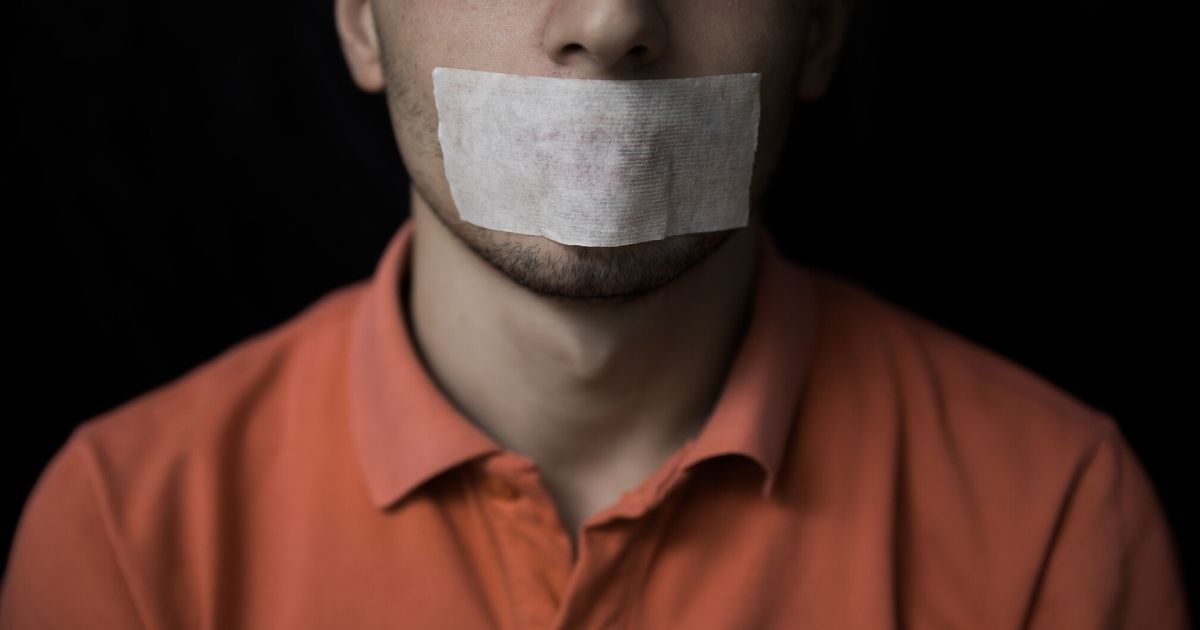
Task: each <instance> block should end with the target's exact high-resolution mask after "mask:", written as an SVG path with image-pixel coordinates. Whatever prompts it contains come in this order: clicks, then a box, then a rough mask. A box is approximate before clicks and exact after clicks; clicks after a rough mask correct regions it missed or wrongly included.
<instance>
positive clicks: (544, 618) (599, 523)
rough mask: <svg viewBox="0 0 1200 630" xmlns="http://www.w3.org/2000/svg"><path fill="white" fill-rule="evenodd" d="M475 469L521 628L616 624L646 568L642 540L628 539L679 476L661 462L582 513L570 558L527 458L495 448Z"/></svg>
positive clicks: (635, 534) (549, 499)
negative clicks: (634, 484)
mask: <svg viewBox="0 0 1200 630" xmlns="http://www.w3.org/2000/svg"><path fill="white" fill-rule="evenodd" d="M680 455H681V453H680V454H677V456H676V461H678V458H679V456H680ZM477 474H478V478H479V488H480V493H481V495H482V496H483V498H484V503H485V505H486V506H487V508H488V510H489V512H491V514H490V516H491V518H490V519H489V522H490V525H491V528H492V532H493V535H494V537H495V543H496V545H497V546H498V548H499V549H498V553H499V555H500V556H501V558H502V559H503V562H504V565H505V567H506V575H507V580H508V588H509V594H510V597H511V600H512V601H511V605H512V610H513V611H514V617H515V622H516V624H517V626H518V627H521V628H558V627H564V628H565V627H570V628H592V627H596V628H611V627H620V624H621V621H620V620H621V619H624V618H625V612H626V611H627V610H628V608H629V605H630V604H631V602H630V601H628V598H629V597H631V596H635V595H636V594H635V593H633V592H632V591H633V590H634V589H635V588H636V587H635V585H637V584H639V583H640V580H641V577H642V576H641V575H638V573H639V572H641V571H644V570H645V568H646V567H645V566H644V564H645V558H643V557H642V556H643V555H645V554H646V553H648V552H649V547H647V546H645V545H642V546H639V545H636V544H634V543H635V542H636V540H637V538H638V532H639V531H640V530H641V528H644V527H646V526H647V521H646V519H645V518H644V515H645V514H646V513H647V512H649V511H651V510H652V509H653V508H654V507H655V506H656V505H658V504H659V503H661V500H662V499H663V498H664V495H665V494H667V493H668V491H669V490H670V489H672V488H674V487H675V486H677V485H678V484H679V483H680V482H681V481H682V479H683V478H686V477H687V474H686V472H681V471H679V470H677V469H675V468H674V467H673V466H671V465H670V464H668V465H665V466H664V467H663V468H661V469H660V470H659V471H658V473H657V474H656V475H654V476H653V477H652V478H651V479H648V480H647V482H646V483H644V484H643V485H642V486H641V487H639V488H637V489H635V490H633V491H630V492H628V493H626V494H625V495H623V496H622V498H621V500H620V501H619V502H618V503H617V504H616V505H614V506H612V507H610V508H609V509H607V510H605V511H603V512H601V513H599V514H596V515H594V516H593V517H592V518H589V519H588V520H587V521H586V522H585V523H584V527H583V531H582V532H581V533H580V537H579V540H578V543H577V544H578V546H579V549H578V553H577V554H576V558H575V559H572V552H571V541H570V538H569V536H568V535H567V532H566V530H565V529H564V528H563V526H562V521H561V519H560V518H559V517H558V513H557V511H556V508H555V505H554V502H553V499H552V497H551V496H550V494H549V493H548V492H547V491H546V489H545V487H544V486H543V485H542V483H541V481H540V477H539V474H538V470H537V467H536V465H535V464H534V463H533V462H532V461H531V460H529V459H528V458H525V457H522V456H519V455H516V454H514V453H511V452H505V453H499V454H496V455H493V456H490V457H488V458H486V459H484V460H483V461H482V463H481V465H480V466H479V469H478V471H477Z"/></svg>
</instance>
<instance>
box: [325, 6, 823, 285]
mask: <svg viewBox="0 0 1200 630" xmlns="http://www.w3.org/2000/svg"><path fill="white" fill-rule="evenodd" d="M812 8H813V5H811V0H338V20H339V25H338V26H339V32H340V33H341V36H342V40H343V48H344V50H345V51H346V54H347V60H348V62H349V63H350V66H351V70H352V72H353V73H354V75H355V79H356V81H357V82H358V83H359V85H360V86H362V87H363V88H364V89H368V90H371V89H376V88H378V87H379V83H380V81H382V87H384V88H385V89H386V92H387V99H388V104H389V110H390V113H391V119H392V124H393V128H394V129H395V133H396V139H397V142H398V143H399V146H400V152H401V156H402V158H403V160H404V164H405V166H406V168H407V170H408V173H409V175H410V177H411V180H412V184H413V186H414V191H415V193H416V195H417V196H418V197H419V199H418V200H417V202H418V203H422V202H423V203H424V204H425V205H426V206H428V207H429V208H430V209H431V210H432V211H433V213H434V214H435V215H436V216H437V217H438V218H439V219H440V220H441V221H442V222H443V223H444V224H445V225H446V226H447V227H448V228H449V230H450V231H451V232H452V233H453V234H455V235H456V236H457V237H458V238H460V239H461V240H462V241H463V242H464V243H465V244H466V245H467V246H469V247H470V248H471V249H472V250H474V251H475V252H476V253H477V254H479V255H480V256H481V257H482V258H483V259H485V260H486V261H487V262H488V263H490V264H491V265H492V266H493V267H495V268H496V269H498V270H499V271H501V272H502V273H504V274H505V275H507V276H508V277H510V278H512V279H513V280H514V281H516V282H519V283H521V284H523V285H525V286H527V287H529V288H531V289H532V290H534V291H537V292H539V293H543V294H548V295H557V296H564V297H576V298H608V297H629V296H634V295H638V294H642V293H645V292H648V291H652V290H654V289H656V288H658V287H661V286H663V285H665V284H666V283H668V282H670V281H671V280H673V279H674V278H676V277H678V276H679V275H681V274H682V273H684V272H685V271H687V270H688V269H689V268H691V267H692V266H693V265H695V264H696V263H698V262H699V261H701V260H703V259H704V258H705V257H706V256H708V255H709V254H710V253H712V252H713V251H714V250H715V249H717V248H718V247H719V246H720V245H721V244H722V243H723V242H724V240H725V238H726V237H728V236H729V235H730V233H731V231H728V230H727V231H723V232H710V233H701V234H687V235H681V236H674V237H670V238H667V239H663V240H659V241H651V242H645V243H638V244H634V245H627V246H622V247H580V246H571V245H562V244H559V243H556V242H554V241H551V240H549V239H546V238H543V237H540V236H528V235H522V234H514V233H509V232H501V231H496V230H489V229H485V228H481V227H478V226H475V225H473V224H471V223H467V222H465V221H463V220H461V219H460V218H459V213H458V210H457V209H456V208H455V205H454V200H453V198H452V196H451V194H450V187H449V184H448V183H447V180H446V177H445V173H444V171H443V164H442V151H441V146H440V144H439V142H438V135H437V128H438V116H437V109H436V106H435V104H434V98H433V81H432V71H433V69H434V68H435V67H439V66H443V67H449V68H462V69H468V70H485V71H490V72H502V73H508V74H521V75H535V76H547V77H560V78H576V79H665V78H678V77H693V76H704V75H717V74H735V73H743V72H759V73H762V90H763V92H762V95H761V101H762V112H761V118H760V123H759V139H758V152H757V156H756V158H755V167H754V174H753V178H752V184H751V212H752V213H754V212H756V211H757V210H758V205H759V201H760V199H761V197H762V194H763V192H764V191H765V189H766V185H767V182H768V180H769V178H770V176H771V174H772V171H773V168H774V165H775V163H776V161H777V159H778V155H779V153H780V151H781V149H782V143H783V139H784V136H785V131H786V127H787V124H788V120H789V118H790V115H791V112H792V106H793V103H794V102H795V100H796V99H797V98H798V97H799V98H806V93H805V91H804V90H805V89H807V90H808V91H809V93H810V94H809V95H808V96H807V98H816V96H817V95H819V92H820V91H821V90H822V89H823V86H824V83H825V81H827V79H828V76H827V75H828V69H826V68H816V67H811V66H814V63H813V62H814V59H813V57H814V56H816V55H814V54H813V52H814V51H813V50H810V49H811V48H813V47H814V44H813V42H812V40H813V39H817V40H819V39H821V38H820V37H815V38H814V31H813V29H814V27H816V28H818V29H820V28H821V27H822V24H821V22H820V18H818V17H815V16H817V15H820V13H814V12H813V11H812ZM356 27H357V30H356ZM368 31H373V33H370V32H368ZM372 34H373V35H374V36H375V37H377V41H374V42H372V41H368V40H370V39H372V37H371V35H372ZM372 48H374V49H375V51H376V56H377V58H375V59H372V58H371V54H370V49H372ZM834 48H836V46H834ZM805 61H808V62H809V66H810V67H808V68H806V67H804V65H803V64H804V62H805ZM826 63H828V61H826ZM809 73H812V74H814V75H817V76H815V77H807V76H806V77H803V78H804V79H805V80H807V83H805V81H803V80H801V79H802V74H809ZM806 86H807V87H806Z"/></svg>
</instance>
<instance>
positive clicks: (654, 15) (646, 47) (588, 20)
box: [543, 0, 667, 74]
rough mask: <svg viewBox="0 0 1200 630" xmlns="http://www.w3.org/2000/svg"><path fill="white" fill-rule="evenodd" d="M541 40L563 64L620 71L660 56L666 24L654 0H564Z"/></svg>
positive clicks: (550, 52)
mask: <svg viewBox="0 0 1200 630" xmlns="http://www.w3.org/2000/svg"><path fill="white" fill-rule="evenodd" d="M543 44H544V46H545V49H546V54H547V55H548V56H549V57H550V59H552V60H553V61H554V62H555V63H558V64H560V65H565V66H574V67H576V68H581V69H582V68H587V69H589V70H593V71H601V72H604V73H606V74H621V73H624V72H628V71H630V70H634V69H637V68H639V67H642V66H645V65H647V64H649V63H652V62H653V61H654V60H656V59H658V58H659V57H661V56H662V54H663V51H664V50H665V49H666V45H667V25H666V22H665V20H664V19H663V16H662V13H661V12H660V11H659V8H658V6H657V1H656V0H562V1H561V2H559V3H558V4H557V5H556V6H555V7H554V9H553V10H552V13H551V14H550V20H549V22H548V23H547V24H546V30H545V39H544V42H543Z"/></svg>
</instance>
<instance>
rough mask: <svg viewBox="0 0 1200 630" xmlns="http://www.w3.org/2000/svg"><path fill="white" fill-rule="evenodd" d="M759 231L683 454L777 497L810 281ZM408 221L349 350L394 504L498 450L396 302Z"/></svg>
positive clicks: (360, 404)
mask: <svg viewBox="0 0 1200 630" xmlns="http://www.w3.org/2000/svg"><path fill="white" fill-rule="evenodd" d="M754 229H757V230H759V248H758V252H759V258H758V265H757V268H756V272H755V273H756V279H755V289H754V298H753V300H754V304H753V307H752V309H753V310H752V312H751V314H750V322H749V325H748V327H747V329H746V333H745V336H744V338H743V340H742V344H741V346H740V348H739V349H738V351H737V353H736V355H735V358H734V362H733V365H732V366H731V369H730V371H729V375H728V377H727V379H726V382H725V385H724V388H723V390H722V392H721V394H720V396H719V397H718V399H717V403H716V406H715V407H714V409H713V413H712V416H711V417H710V418H709V420H708V422H707V423H705V425H704V428H703V429H702V430H701V431H700V433H699V434H698V435H697V436H696V438H695V440H694V441H693V443H692V445H691V447H690V448H689V449H688V452H687V453H686V454H685V457H684V459H683V460H682V462H681V466H682V467H684V468H687V467H690V466H693V465H695V464H697V463H698V462H700V461H703V460H705V459H709V458H712V457H718V456H722V455H741V456H745V457H748V458H750V459H752V460H753V461H755V462H757V463H758V464H759V466H761V467H762V469H763V471H764V473H765V480H764V483H763V490H762V492H763V496H764V497H766V496H770V495H771V492H772V488H773V486H774V481H775V477H776V474H777V472H778V470H779V465H780V460H781V458H782V456H783V451H784V447H785V445H786V442H787V435H788V432H789V430H790V428H791V425H792V423H793V420H794V418H795V412H796V409H797V403H798V402H799V396H800V392H801V388H802V385H803V382H804V381H805V380H806V379H805V377H806V375H807V370H808V365H809V363H810V355H811V353H812V352H811V351H812V341H813V332H814V317H815V310H814V309H815V305H816V304H815V300H814V299H813V298H814V293H813V290H812V278H811V275H810V274H809V273H806V272H805V271H804V270H803V269H802V268H800V267H798V266H794V265H791V264H789V263H788V262H786V261H785V260H784V259H783V258H782V257H781V256H780V254H779V252H778V250H777V249H776V248H775V245H774V243H773V242H772V241H771V238H770V237H769V235H767V233H766V231H765V230H764V229H763V228H761V227H756V228H754ZM412 232H413V229H412V222H411V220H410V221H406V222H405V223H404V224H403V225H402V226H401V227H400V229H399V230H397V232H396V234H395V235H394V236H393V237H392V240H391V241H390V242H389V244H388V247H387V249H386V251H385V252H384V254H383V257H382V258H381V259H380V262H379V265H378V266H377V268H376V270H375V273H374V275H373V276H372V278H371V280H370V282H369V283H368V285H367V287H366V290H365V292H364V294H363V296H362V299H361V301H360V302H359V304H358V307H357V310H356V311H355V313H354V319H353V321H352V323H351V327H352V330H351V333H350V335H351V338H350V350H349V366H348V368H349V373H348V374H349V388H350V392H349V393H350V400H349V403H350V423H351V431H352V433H353V440H354V445H355V448H356V450H357V453H358V458H359V464H360V466H361V469H362V473H363V475H364V477H365V479H366V484H367V489H368V492H369V494H370V497H371V499H372V501H373V502H374V503H375V505H376V506H378V507H379V508H381V509H382V508H387V507H388V506H390V505H392V504H394V503H396V502H397V501H399V500H401V499H403V498H404V497H406V496H407V495H408V494H409V493H410V492H412V491H413V490H415V489H416V488H418V487H419V486H421V485H422V484H424V483H425V482H426V481H429V480H431V479H433V478H434V477H436V476H437V475H439V474H440V473H442V472H444V471H447V470H450V469H451V468H454V467H456V466H458V465H459V464H462V463H464V462H466V461H469V460H471V459H474V458H476V457H479V456H481V455H484V454H488V453H493V452H500V451H502V450H503V449H502V447H501V446H500V445H499V444H497V443H496V442H495V441H494V440H493V439H492V438H491V437H489V436H488V435H486V434H485V433H484V432H483V431H482V430H480V429H479V428H478V427H476V426H475V425H474V424H473V423H471V422H470V421H469V420H467V419H466V418H465V417H463V416H462V415H461V414H460V413H459V411H458V410H457V409H456V408H455V407H454V405H453V404H452V403H451V402H450V401H449V400H447V399H446V397H445V395H444V394H443V393H442V392H441V390H440V388H439V387H438V386H437V384H436V383H434V382H433V381H432V379H431V378H430V376H429V374H428V372H427V371H426V369H425V367H424V364H423V363H422V361H421V358H420V356H419V354H418V352H417V350H416V348H415V347H414V345H413V342H412V339H411V337H410V333H409V328H408V325H407V322H406V318H405V309H404V307H403V304H402V302H401V300H402V299H403V292H402V291H401V281H402V279H403V278H404V277H405V273H406V271H407V267H408V264H409V249H410V243H411V241H412Z"/></svg>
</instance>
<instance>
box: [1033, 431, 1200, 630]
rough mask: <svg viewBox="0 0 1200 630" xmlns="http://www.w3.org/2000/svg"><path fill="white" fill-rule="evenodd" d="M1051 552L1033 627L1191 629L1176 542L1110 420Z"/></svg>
mask: <svg viewBox="0 0 1200 630" xmlns="http://www.w3.org/2000/svg"><path fill="white" fill-rule="evenodd" d="M1105 421H1106V424H1107V425H1108V432H1107V434H1106V435H1105V437H1104V439H1103V440H1101V442H1100V443H1099V445H1098V447H1097V449H1096V450H1095V452H1094V454H1093V456H1092V457H1091V459H1090V461H1089V462H1088V463H1087V465H1086V466H1085V467H1084V468H1083V470H1082V472H1081V474H1080V476H1079V478H1078V481H1077V484H1076V486H1075V488H1074V491H1073V492H1072V494H1071V496H1070V498H1069V500H1068V502H1067V504H1066V505H1065V506H1064V511H1063V515H1062V520H1061V521H1060V524H1059V530H1058V533H1057V535H1056V536H1055V540H1054V544H1053V546H1052V547H1051V548H1050V550H1049V553H1048V556H1047V558H1046V563H1045V566H1044V572H1043V574H1042V578H1041V582H1040V588H1039V590H1038V592H1037V593H1036V595H1035V598H1034V601H1033V608H1032V610H1031V612H1030V620H1029V624H1028V627H1029V628H1030V629H1031V630H1084V629H1088V630H1091V629H1096V630H1099V629H1106V630H1134V629H1142V628H1156V629H1160V630H1186V629H1187V628H1189V627H1190V626H1189V625H1188V612H1187V604H1186V599H1185V595H1184V589H1183V578H1182V570H1181V567H1180V564H1179V558H1178V555H1177V549H1176V546H1175V541H1174V538H1173V534H1172V531H1171V528H1170V525H1169V524H1168V522H1167V519H1166V515H1165V513H1164V511H1163V509H1162V506H1161V504H1160V503H1159V499H1158V497H1157V494H1156V493H1155V490H1154V486H1153V484H1152V483H1151V481H1150V479H1149V477H1148V475H1147V474H1146V472H1145V470H1144V469H1143V467H1142V465H1141V464H1140V462H1139V460H1138V459H1137V456H1136V455H1135V453H1134V452H1133V450H1132V448H1131V447H1130V446H1129V444H1128V443H1127V441H1126V440H1125V438H1124V436H1123V435H1122V434H1121V432H1120V430H1119V428H1118V427H1117V425H1116V423H1115V422H1113V421H1112V420H1111V418H1107V417H1106V418H1105Z"/></svg>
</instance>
